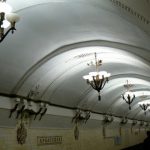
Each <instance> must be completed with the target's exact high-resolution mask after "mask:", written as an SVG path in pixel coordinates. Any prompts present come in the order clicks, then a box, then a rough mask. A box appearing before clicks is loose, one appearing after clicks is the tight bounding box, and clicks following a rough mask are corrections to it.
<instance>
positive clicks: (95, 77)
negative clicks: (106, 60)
mask: <svg viewBox="0 0 150 150" xmlns="http://www.w3.org/2000/svg"><path fill="white" fill-rule="evenodd" d="M94 55H95V62H91V65H95V66H96V72H90V73H89V75H85V76H83V79H85V80H86V81H87V84H89V85H91V87H92V88H93V89H94V90H96V91H97V92H98V100H99V101H100V100H101V95H100V91H101V90H102V89H103V88H104V86H105V84H106V82H108V78H109V77H110V73H107V72H106V71H99V69H98V67H99V66H101V65H102V60H98V59H97V55H96V53H94ZM88 65H90V64H88Z"/></svg>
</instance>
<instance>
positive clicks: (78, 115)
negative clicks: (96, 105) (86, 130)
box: [72, 109, 91, 124]
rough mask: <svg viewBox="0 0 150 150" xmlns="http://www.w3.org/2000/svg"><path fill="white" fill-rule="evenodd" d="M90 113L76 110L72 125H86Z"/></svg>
mask: <svg viewBox="0 0 150 150" xmlns="http://www.w3.org/2000/svg"><path fill="white" fill-rule="evenodd" d="M90 113H91V112H90V111H82V110H80V109H78V110H76V112H75V116H74V117H73V118H72V123H74V124H78V123H80V124H82V123H87V121H88V120H89V119H90Z"/></svg>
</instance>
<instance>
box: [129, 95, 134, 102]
mask: <svg viewBox="0 0 150 150" xmlns="http://www.w3.org/2000/svg"><path fill="white" fill-rule="evenodd" d="M134 99H135V95H134V96H133V98H132V99H131V101H130V104H131V103H132V102H133V101H134Z"/></svg>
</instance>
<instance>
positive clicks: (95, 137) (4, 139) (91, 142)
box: [0, 128, 145, 150]
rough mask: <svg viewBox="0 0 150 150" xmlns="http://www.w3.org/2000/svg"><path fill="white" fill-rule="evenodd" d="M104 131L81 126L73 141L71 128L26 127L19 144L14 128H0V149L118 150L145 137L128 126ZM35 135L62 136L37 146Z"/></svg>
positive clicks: (143, 133)
mask: <svg viewBox="0 0 150 150" xmlns="http://www.w3.org/2000/svg"><path fill="white" fill-rule="evenodd" d="M105 132H106V138H104V137H103V130H102V128H97V129H84V128H82V129H80V137H79V140H78V141H75V140H74V132H73V129H28V137H27V140H26V144H24V145H23V146H21V145H18V144H17V141H16V129H15V128H0V150H93V149H94V150H113V149H114V150H120V149H121V148H123V147H128V146H130V145H134V144H138V143H141V142H142V141H143V140H144V138H145V130H141V131H140V132H139V130H138V129H134V130H133V132H132V133H131V129H130V128H121V130H120V129H119V128H114V129H108V128H106V129H105ZM109 133H110V134H109ZM118 134H119V135H120V134H121V137H122V144H121V145H115V144H114V138H113V137H112V136H115V135H118ZM37 136H62V139H63V141H62V144H58V145H44V146H38V145H37Z"/></svg>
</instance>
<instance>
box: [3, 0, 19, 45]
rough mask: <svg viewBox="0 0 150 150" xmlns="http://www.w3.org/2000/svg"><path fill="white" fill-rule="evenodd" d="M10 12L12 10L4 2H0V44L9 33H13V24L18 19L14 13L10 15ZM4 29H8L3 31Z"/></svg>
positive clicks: (4, 0)
mask: <svg viewBox="0 0 150 150" xmlns="http://www.w3.org/2000/svg"><path fill="white" fill-rule="evenodd" d="M11 11H12V8H11V6H10V5H8V4H7V3H6V0H0V42H2V41H3V40H4V39H5V37H6V36H7V35H8V33H9V32H11V33H12V34H13V33H14V31H15V30H16V28H15V24H16V22H17V21H19V19H20V17H19V16H18V15H17V14H16V13H11ZM8 27H9V28H8ZM5 28H8V29H7V30H6V31H5Z"/></svg>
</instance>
